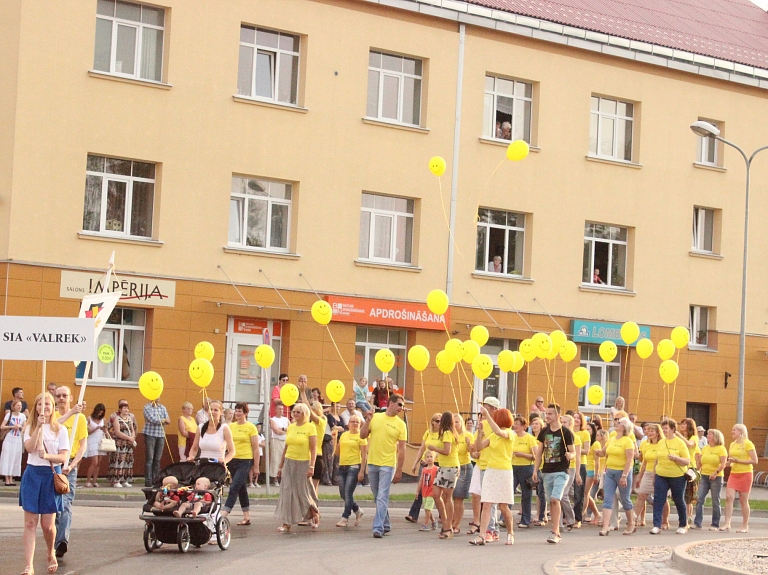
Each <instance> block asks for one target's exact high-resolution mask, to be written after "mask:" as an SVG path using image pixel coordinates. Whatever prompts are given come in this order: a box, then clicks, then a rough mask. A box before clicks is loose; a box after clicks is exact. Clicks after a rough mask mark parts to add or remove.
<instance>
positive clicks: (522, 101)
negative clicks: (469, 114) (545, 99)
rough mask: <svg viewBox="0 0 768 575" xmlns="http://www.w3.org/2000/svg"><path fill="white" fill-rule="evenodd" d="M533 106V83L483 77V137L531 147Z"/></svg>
mask: <svg viewBox="0 0 768 575" xmlns="http://www.w3.org/2000/svg"><path fill="white" fill-rule="evenodd" d="M532 105H533V85H532V84H529V83H527V82H520V81H519V80H507V79H506V78H497V77H495V76H486V77H485V113H484V115H483V137H485V138H493V139H498V140H525V141H526V142H528V143H529V144H530V143H531V106H532Z"/></svg>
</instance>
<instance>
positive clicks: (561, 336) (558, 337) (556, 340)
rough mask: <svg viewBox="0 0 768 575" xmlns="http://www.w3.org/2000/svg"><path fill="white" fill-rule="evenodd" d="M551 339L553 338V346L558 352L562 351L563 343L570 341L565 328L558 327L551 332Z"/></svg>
mask: <svg viewBox="0 0 768 575" xmlns="http://www.w3.org/2000/svg"><path fill="white" fill-rule="evenodd" d="M549 339H551V340H552V347H554V348H555V349H556V350H557V353H560V349H562V347H563V344H564V343H565V342H566V341H568V336H567V335H565V332H564V331H563V330H561V329H556V330H555V331H553V332H552V333H550V334H549Z"/></svg>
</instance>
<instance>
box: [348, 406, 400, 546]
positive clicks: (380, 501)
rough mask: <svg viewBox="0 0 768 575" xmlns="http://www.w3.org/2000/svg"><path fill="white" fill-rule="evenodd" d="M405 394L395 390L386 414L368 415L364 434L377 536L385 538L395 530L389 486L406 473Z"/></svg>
mask: <svg viewBox="0 0 768 575" xmlns="http://www.w3.org/2000/svg"><path fill="white" fill-rule="evenodd" d="M404 406H405V400H404V399H403V396H402V395H400V394H397V393H393V394H392V395H390V396H389V403H388V404H387V410H386V411H385V412H383V413H377V414H375V415H374V414H373V412H370V411H369V412H368V413H366V415H365V424H364V425H363V428H362V429H361V430H360V437H361V438H362V439H368V481H369V482H370V484H371V492H372V493H373V497H374V499H375V500H376V516H375V517H374V518H373V536H374V538H376V539H381V538H382V537H383V536H384V534H385V533H389V531H390V530H391V527H390V523H389V488H390V486H391V484H392V483H398V482H399V481H400V478H401V477H402V475H403V463H404V462H405V442H406V440H407V439H408V429H407V428H406V426H405V422H404V421H403V420H402V419H400V417H398V416H399V415H400V412H401V411H403V407H404Z"/></svg>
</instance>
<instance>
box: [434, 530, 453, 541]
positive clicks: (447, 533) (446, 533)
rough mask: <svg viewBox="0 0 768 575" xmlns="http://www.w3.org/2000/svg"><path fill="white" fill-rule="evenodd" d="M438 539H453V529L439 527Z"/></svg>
mask: <svg viewBox="0 0 768 575" xmlns="http://www.w3.org/2000/svg"><path fill="white" fill-rule="evenodd" d="M437 538H438V539H453V529H441V530H440V535H438V536H437Z"/></svg>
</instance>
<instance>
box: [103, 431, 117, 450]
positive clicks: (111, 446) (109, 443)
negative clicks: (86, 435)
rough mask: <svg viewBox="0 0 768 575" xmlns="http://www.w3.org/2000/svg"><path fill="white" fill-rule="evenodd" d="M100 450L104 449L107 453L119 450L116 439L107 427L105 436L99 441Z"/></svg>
mask: <svg viewBox="0 0 768 575" xmlns="http://www.w3.org/2000/svg"><path fill="white" fill-rule="evenodd" d="M99 451H103V452H105V453H114V452H115V451H117V445H115V440H114V439H112V437H110V435H109V431H107V429H106V428H104V437H102V438H101V441H99Z"/></svg>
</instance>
